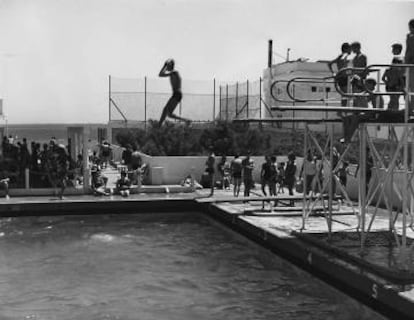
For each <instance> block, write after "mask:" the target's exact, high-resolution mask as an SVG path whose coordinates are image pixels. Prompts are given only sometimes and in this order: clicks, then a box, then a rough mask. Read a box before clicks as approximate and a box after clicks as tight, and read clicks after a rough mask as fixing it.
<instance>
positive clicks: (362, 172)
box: [358, 124, 367, 252]
mask: <svg viewBox="0 0 414 320" xmlns="http://www.w3.org/2000/svg"><path fill="white" fill-rule="evenodd" d="M359 130H360V131H359V141H360V142H359V143H360V144H359V177H358V178H359V179H358V180H359V186H358V187H359V197H358V198H359V199H358V202H359V210H360V215H361V252H363V251H364V246H365V214H366V205H365V197H366V190H367V179H366V177H367V174H366V172H367V163H366V161H367V141H366V139H367V134H366V128H365V125H364V124H360V125H359Z"/></svg>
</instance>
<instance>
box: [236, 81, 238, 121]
mask: <svg viewBox="0 0 414 320" xmlns="http://www.w3.org/2000/svg"><path fill="white" fill-rule="evenodd" d="M238 105H239V82H236V118H237V117H238V115H239V109H238Z"/></svg>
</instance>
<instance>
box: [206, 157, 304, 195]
mask: <svg viewBox="0 0 414 320" xmlns="http://www.w3.org/2000/svg"><path fill="white" fill-rule="evenodd" d="M295 161H296V156H295V155H294V153H292V152H291V153H289V155H288V160H287V162H286V163H285V162H277V157H276V156H265V161H264V163H263V164H262V165H261V170H260V181H261V190H262V193H263V195H264V196H267V195H270V196H276V195H277V194H279V193H284V188H285V187H286V188H287V190H288V193H289V195H293V189H294V184H295V181H296V171H297V168H296V162H295ZM205 165H206V169H205V172H204V174H203V177H202V179H201V182H202V183H201V184H202V185H203V186H204V187H208V188H210V189H211V192H210V196H213V195H214V189H215V188H217V189H225V190H230V188H231V185H233V195H234V196H235V197H238V196H239V195H240V190H241V186H242V185H243V187H244V188H243V196H245V197H249V196H250V194H251V190H252V189H253V188H254V187H255V184H254V179H253V170H254V168H255V163H254V160H253V159H252V158H251V154H250V152H248V153H247V155H246V156H245V157H244V158H243V159H242V158H241V157H240V156H239V155H238V154H236V155H235V156H234V158H233V159H232V160H231V161H228V160H227V157H226V156H225V155H223V156H221V158H220V161H219V162H218V163H217V165H216V166H215V155H214V152H213V151H211V152H210V154H209V156H208V158H207V161H206V164H205Z"/></svg>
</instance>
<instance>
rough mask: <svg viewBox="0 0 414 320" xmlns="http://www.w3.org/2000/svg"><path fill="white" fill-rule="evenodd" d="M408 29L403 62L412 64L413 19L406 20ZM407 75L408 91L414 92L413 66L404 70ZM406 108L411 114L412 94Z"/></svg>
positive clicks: (413, 54) (412, 110)
mask: <svg viewBox="0 0 414 320" xmlns="http://www.w3.org/2000/svg"><path fill="white" fill-rule="evenodd" d="M408 29H409V30H410V33H408V34H407V40H406V46H405V57H404V63H407V64H414V19H411V20H410V21H409V22H408ZM406 74H407V75H408V92H409V93H411V94H413V93H414V68H409V69H408V70H407V71H406ZM408 110H409V114H410V115H411V116H413V115H414V96H413V95H411V96H410V97H409V103H408Z"/></svg>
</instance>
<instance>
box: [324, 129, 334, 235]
mask: <svg viewBox="0 0 414 320" xmlns="http://www.w3.org/2000/svg"><path fill="white" fill-rule="evenodd" d="M328 130H329V140H330V142H329V163H330V167H331V168H330V170H329V178H328V179H329V180H328V181H329V185H328V187H329V198H328V217H329V218H328V239H329V240H331V237H332V200H333V190H334V188H333V184H334V183H335V179H334V169H335V168H334V167H333V147H334V145H333V140H334V138H333V124H330V125H329V129H328ZM322 165H323V163H322Z"/></svg>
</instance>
